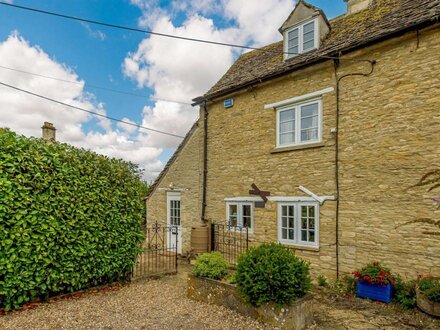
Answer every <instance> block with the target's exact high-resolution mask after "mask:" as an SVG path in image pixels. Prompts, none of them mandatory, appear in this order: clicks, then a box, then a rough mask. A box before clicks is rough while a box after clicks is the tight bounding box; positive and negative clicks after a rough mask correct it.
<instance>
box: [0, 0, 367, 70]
mask: <svg viewBox="0 0 440 330" xmlns="http://www.w3.org/2000/svg"><path fill="white" fill-rule="evenodd" d="M0 5H3V6H9V7H13V8H17V9H22V10H26V11H31V12H35V13H40V14H45V15H50V16H55V17H60V18H64V19H69V20H74V21H79V22H84V23H89V24H95V25H101V26H105V27H109V28H114V29H119V30H126V31H131V32H139V33H145V34H150V35H155V36H159V37H165V38H171V39H180V40H186V41H192V42H200V43H205V44H212V45H217V46H226V47H233V48H241V49H248V50H255V51H261V52H265V51H267V50H266V49H264V48H257V47H251V46H244V45H238V44H231V43H226V42H220V41H212V40H207V39H198V38H191V37H182V36H177V35H174V34H167V33H161V32H155V31H149V30H143V29H139V28H133V27H128V26H123V25H118V24H113V23H105V22H101V21H96V20H92V19H87V18H81V17H77V16H71V15H66V14H60V13H56V12H52V11H47V10H42V9H37V8H32V7H26V6H20V5H14V4H12V3H6V2H1V1H0ZM282 53H283V54H285V55H300V53H290V52H282ZM316 56H317V57H318V58H325V59H333V60H339V61H341V60H343V61H354V62H370V60H367V59H356V58H340V57H336V56H326V55H316Z"/></svg>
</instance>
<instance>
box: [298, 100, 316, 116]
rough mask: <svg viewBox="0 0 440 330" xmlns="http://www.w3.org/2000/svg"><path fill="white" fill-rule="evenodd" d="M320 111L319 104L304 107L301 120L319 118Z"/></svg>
mask: <svg viewBox="0 0 440 330" xmlns="http://www.w3.org/2000/svg"><path fill="white" fill-rule="evenodd" d="M318 109H319V108H318V103H312V104H307V105H303V106H302V107H301V118H305V117H311V116H317V115H318Z"/></svg>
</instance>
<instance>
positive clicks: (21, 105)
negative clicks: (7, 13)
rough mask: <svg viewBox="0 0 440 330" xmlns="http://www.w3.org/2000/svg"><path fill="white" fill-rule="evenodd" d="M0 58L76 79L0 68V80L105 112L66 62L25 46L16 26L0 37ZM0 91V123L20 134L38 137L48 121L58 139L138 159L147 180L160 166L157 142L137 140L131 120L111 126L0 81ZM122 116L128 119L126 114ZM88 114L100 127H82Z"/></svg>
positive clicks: (8, 64) (26, 68) (20, 66)
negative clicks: (7, 85)
mask: <svg viewBox="0 0 440 330" xmlns="http://www.w3.org/2000/svg"><path fill="white" fill-rule="evenodd" d="M0 58H1V59H2V65H3V66H6V67H11V68H17V69H20V70H24V71H29V72H35V73H41V72H44V74H45V75H47V76H50V77H54V78H57V79H62V80H69V81H76V82H77V84H69V83H62V82H60V81H57V80H51V79H46V78H43V77H38V76H34V75H28V74H24V73H18V72H15V71H11V70H5V69H1V68H0V81H1V82H4V83H7V84H10V85H13V86H17V87H19V88H22V89H25V90H29V91H32V92H35V93H38V94H42V95H44V96H47V97H50V98H54V99H56V100H60V101H62V102H65V103H68V104H71V105H75V106H78V107H81V108H84V109H87V110H92V111H94V112H98V113H100V114H104V115H105V114H106V111H105V108H104V104H102V103H99V102H97V101H96V99H95V97H94V95H92V94H89V93H86V92H85V91H84V82H83V81H82V80H80V79H79V77H78V75H77V74H76V73H75V72H74V71H73V70H72V69H71V68H69V67H67V66H66V65H63V64H60V63H57V62H56V61H55V60H53V59H51V58H50V57H49V56H48V55H47V54H46V53H45V52H44V51H43V50H42V49H40V48H39V47H38V46H31V45H30V44H29V43H28V42H27V41H25V40H24V39H23V38H22V37H20V36H19V34H18V33H17V32H14V33H12V34H11V35H10V36H9V37H8V38H7V39H6V40H5V41H4V42H0ZM0 93H1V96H2V97H1V98H0V127H9V128H10V129H11V130H13V131H15V132H17V133H19V134H24V135H26V136H37V137H39V136H41V126H42V124H43V122H45V121H49V122H52V123H53V124H54V125H55V127H56V128H57V140H58V141H61V142H67V143H70V144H72V145H75V146H78V147H84V148H87V149H91V150H93V151H96V152H98V153H102V154H105V155H108V156H110V157H116V158H122V159H124V160H127V161H131V162H134V163H137V164H140V165H141V167H142V168H145V169H147V172H146V176H145V178H146V179H147V180H151V179H153V178H154V177H155V176H156V175H157V172H158V170H159V169H160V168H161V167H162V166H163V164H162V163H161V162H160V160H159V156H160V155H161V153H162V148H159V147H157V146H152V145H150V146H149V145H147V144H146V143H145V142H144V140H143V139H144V138H145V137H144V136H143V135H140V134H136V131H137V129H134V130H133V129H132V127H131V126H128V127H126V126H122V125H118V126H117V128H116V129H113V128H112V125H111V123H110V121H109V120H108V119H106V118H98V119H95V118H94V116H93V117H92V115H90V114H87V113H84V112H81V111H77V110H74V109H71V108H67V107H65V106H61V105H58V104H55V103H52V102H49V101H46V100H42V99H39V98H36V97H34V96H30V95H26V94H23V93H20V92H18V91H16V90H13V89H9V88H7V87H4V86H0ZM124 119H125V120H127V121H130V122H132V121H131V120H130V119H128V118H124ZM91 120H96V121H97V123H98V125H99V126H100V127H101V128H103V132H97V131H93V130H92V131H89V132H85V130H84V129H83V125H84V124H86V123H89V122H90V121H91ZM152 135H153V134H152Z"/></svg>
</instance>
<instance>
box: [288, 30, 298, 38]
mask: <svg viewBox="0 0 440 330" xmlns="http://www.w3.org/2000/svg"><path fill="white" fill-rule="evenodd" d="M295 38H298V29H294V30H292V31H289V32H287V39H288V40H292V39H295Z"/></svg>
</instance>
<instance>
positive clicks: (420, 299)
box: [416, 289, 440, 317]
mask: <svg viewBox="0 0 440 330" xmlns="http://www.w3.org/2000/svg"><path fill="white" fill-rule="evenodd" d="M416 295H417V307H418V308H419V309H421V310H422V311H423V312H425V313H426V314H429V315H432V316H436V317H440V303H438V302H435V301H431V300H429V299H428V298H427V297H426V296H425V294H424V293H423V292H421V291H420V290H419V289H417V290H416Z"/></svg>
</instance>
